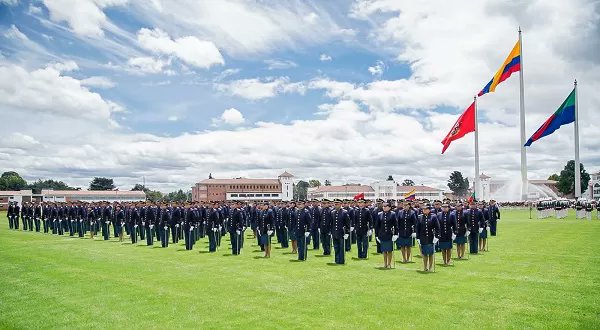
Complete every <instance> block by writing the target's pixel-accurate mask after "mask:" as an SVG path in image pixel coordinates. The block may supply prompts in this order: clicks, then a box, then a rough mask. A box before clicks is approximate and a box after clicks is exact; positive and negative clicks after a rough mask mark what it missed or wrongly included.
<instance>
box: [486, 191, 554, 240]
mask: <svg viewBox="0 0 600 330" xmlns="http://www.w3.org/2000/svg"><path fill="white" fill-rule="evenodd" d="M556 205H559V203H556ZM488 213H489V222H490V235H492V236H496V229H497V226H498V221H500V209H499V208H498V205H496V201H495V200H493V199H492V200H490V205H489V206H488Z"/></svg>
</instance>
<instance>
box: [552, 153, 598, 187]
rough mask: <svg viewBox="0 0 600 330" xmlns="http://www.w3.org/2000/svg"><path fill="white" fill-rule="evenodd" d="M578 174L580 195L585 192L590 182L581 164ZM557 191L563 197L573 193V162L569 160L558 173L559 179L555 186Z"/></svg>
mask: <svg viewBox="0 0 600 330" xmlns="http://www.w3.org/2000/svg"><path fill="white" fill-rule="evenodd" d="M579 165H580V166H579V173H580V174H581V193H584V192H585V191H586V190H587V187H588V183H589V182H590V175H589V174H588V173H587V172H586V171H585V168H584V166H583V164H579ZM556 188H558V191H560V192H561V193H562V194H564V195H572V194H573V193H574V192H575V161H574V160H570V161H568V162H567V165H565V168H564V169H563V170H562V171H560V178H559V180H558V183H557V185H556Z"/></svg>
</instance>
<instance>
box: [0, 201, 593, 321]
mask: <svg viewBox="0 0 600 330" xmlns="http://www.w3.org/2000/svg"><path fill="white" fill-rule="evenodd" d="M0 219H1V222H0V224H1V225H0V328H2V329H17V328H144V329H148V328H162V329H165V328H183V327H186V328H234V327H235V328H307V327H319V328H321V327H325V328H339V329H341V328H381V327H387V328H390V327H391V328H423V327H428V328H448V327H450V328H459V327H460V328H465V327H466V328H507V327H511V328H562V329H572V328H582V329H593V328H596V329H597V328H599V327H600V256H599V255H598V253H599V252H600V221H599V220H596V219H595V214H594V220H593V221H591V222H590V221H583V220H574V219H573V216H572V215H571V217H570V218H569V219H568V220H555V219H545V220H535V219H534V220H529V212H528V211H512V210H506V211H504V212H503V220H502V221H501V222H500V223H499V230H498V232H499V236H497V237H495V238H492V239H491V241H490V244H489V247H490V251H489V252H486V253H483V254H480V255H473V256H471V258H470V260H465V261H458V260H457V261H455V262H454V266H452V267H442V266H440V265H438V266H437V272H436V273H421V272H419V271H418V270H420V269H421V268H422V263H421V260H420V258H414V261H415V263H413V264H407V265H403V264H397V266H396V269H392V270H381V269H378V267H380V266H381V264H382V261H383V257H382V256H380V255H374V254H372V253H374V248H373V247H372V248H371V250H370V257H369V258H370V259H369V260H365V261H360V260H353V259H351V258H350V257H355V256H356V247H353V249H352V252H351V254H350V255H347V259H348V262H347V264H346V265H344V266H332V265H329V264H328V263H331V262H333V257H320V254H321V252H318V251H309V257H308V261H306V262H293V259H294V258H295V255H291V254H288V252H289V251H288V250H281V249H274V250H273V257H272V258H271V259H262V258H260V256H261V255H262V254H261V252H260V249H259V248H257V247H256V246H255V242H254V240H251V239H250V238H249V239H248V240H247V241H246V247H245V249H244V250H243V251H242V255H241V256H230V255H229V253H230V251H229V250H227V249H226V248H225V245H222V249H221V250H219V251H218V252H217V253H214V254H208V253H205V252H206V250H207V248H206V246H207V243H206V242H204V241H200V242H199V243H198V244H197V245H196V246H195V247H194V250H193V251H191V252H190V251H185V246H183V245H177V246H174V245H170V246H169V248H167V249H162V248H158V247H156V245H155V247H154V248H152V247H147V246H146V245H145V243H140V244H139V245H138V246H132V245H131V244H130V243H119V242H117V241H116V240H115V239H112V240H111V241H107V242H105V241H101V240H99V239H98V238H97V239H96V240H95V241H91V240H89V239H87V238H86V239H80V238H69V237H68V236H66V237H57V236H52V235H47V234H41V233H35V232H22V231H10V230H9V229H8V221H7V219H6V215H5V213H2V214H1V215H0ZM227 242H228V241H227ZM182 244H183V242H182ZM399 257H400V256H399V254H398V256H397V258H399ZM440 260H441V255H440V254H439V253H438V254H437V260H436V261H437V262H438V264H439V263H440Z"/></svg>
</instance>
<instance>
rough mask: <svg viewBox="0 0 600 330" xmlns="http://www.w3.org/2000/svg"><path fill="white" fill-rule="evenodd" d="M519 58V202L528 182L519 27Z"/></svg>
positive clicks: (522, 197)
mask: <svg viewBox="0 0 600 330" xmlns="http://www.w3.org/2000/svg"><path fill="white" fill-rule="evenodd" d="M519 57H520V66H521V69H520V70H519V83H520V87H521V88H520V89H521V95H520V107H521V113H520V120H521V200H523V201H524V200H527V195H528V191H527V188H528V187H527V185H528V184H529V181H528V180H527V151H526V149H525V142H527V138H526V137H525V91H524V87H523V41H522V38H521V27H520V26H519Z"/></svg>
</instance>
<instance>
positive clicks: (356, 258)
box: [352, 257, 369, 261]
mask: <svg viewBox="0 0 600 330" xmlns="http://www.w3.org/2000/svg"><path fill="white" fill-rule="evenodd" d="M352 260H358V261H362V260H369V259H367V258H359V257H352Z"/></svg>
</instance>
